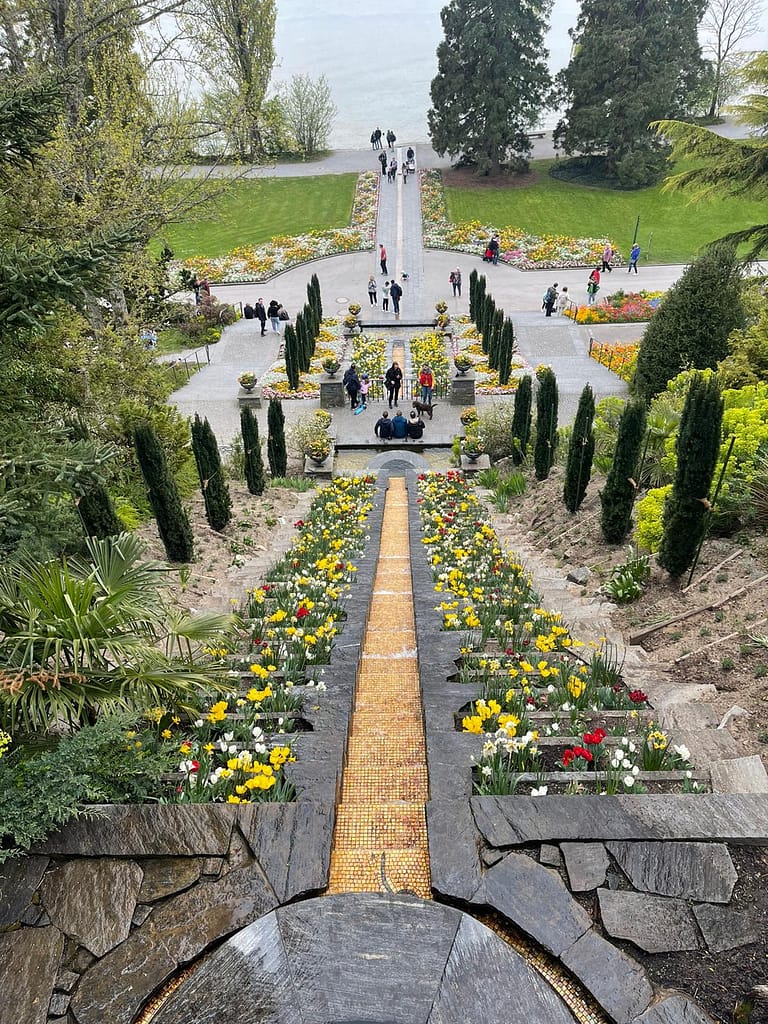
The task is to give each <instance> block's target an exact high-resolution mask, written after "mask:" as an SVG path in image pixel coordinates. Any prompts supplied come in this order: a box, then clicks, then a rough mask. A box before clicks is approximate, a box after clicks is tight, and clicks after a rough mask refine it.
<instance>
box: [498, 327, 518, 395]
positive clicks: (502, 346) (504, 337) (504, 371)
mask: <svg viewBox="0 0 768 1024" xmlns="http://www.w3.org/2000/svg"><path fill="white" fill-rule="evenodd" d="M514 351H515V328H514V327H513V325H512V321H511V320H510V319H509V318H507V319H506V320H505V321H504V326H503V327H502V329H501V337H500V339H499V351H498V364H499V365H498V371H499V384H509V375H510V373H511V372H512V353H513V352H514Z"/></svg>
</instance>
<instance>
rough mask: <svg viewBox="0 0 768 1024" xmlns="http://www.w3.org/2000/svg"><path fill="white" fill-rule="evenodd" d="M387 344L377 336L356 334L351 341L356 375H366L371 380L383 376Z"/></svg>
mask: <svg viewBox="0 0 768 1024" xmlns="http://www.w3.org/2000/svg"><path fill="white" fill-rule="evenodd" d="M386 352H387V342H386V340H385V339H384V338H382V337H381V336H379V335H371V334H358V335H355V337H354V339H353V341H352V361H353V362H354V363H355V365H356V366H357V372H358V374H363V373H367V374H368V376H369V377H370V378H371V380H376V379H378V378H379V377H383V376H384V370H385V369H386V366H385V362H386V360H385V356H386Z"/></svg>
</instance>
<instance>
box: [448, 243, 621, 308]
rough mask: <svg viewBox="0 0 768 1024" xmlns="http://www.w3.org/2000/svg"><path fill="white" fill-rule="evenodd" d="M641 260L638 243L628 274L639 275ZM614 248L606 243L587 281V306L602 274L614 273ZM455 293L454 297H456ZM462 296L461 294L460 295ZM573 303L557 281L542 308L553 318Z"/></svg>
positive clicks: (594, 299) (594, 293) (593, 295)
mask: <svg viewBox="0 0 768 1024" xmlns="http://www.w3.org/2000/svg"><path fill="white" fill-rule="evenodd" d="M639 259H640V246H639V245H638V244H637V242H635V243H634V245H633V246H632V251H631V252H630V254H629V267H628V269H627V273H628V274H630V273H632V270H633V269H634V271H635V273H637V261H638V260H639ZM612 263H613V248H612V247H611V244H610V242H607V243H606V246H605V249H603V255H602V257H601V265H598V266H596V267H595V268H594V270H592V271H591V272H590V275H589V277H588V279H587V305H588V306H593V305H594V304H595V302H597V293H598V292H599V291H600V280H601V274H605V273H609V274H611V273H613V266H612ZM455 294H456V293H455V291H454V295H455ZM459 294H461V293H459ZM570 301H571V296H570V295H569V294H568V289H567V287H565V286H564V287H563V289H562V291H558V284H557V281H555V283H554V284H551V285H550V286H549V288H547V290H546V292H544V295H543V297H542V300H541V308H542V309H543V310H544V311H545V315H546V316H552V313H553V312H554V311H555V310H557V312H558V313H563V312H564V311H565V308H566V306H567V305H568V303H569V302H570Z"/></svg>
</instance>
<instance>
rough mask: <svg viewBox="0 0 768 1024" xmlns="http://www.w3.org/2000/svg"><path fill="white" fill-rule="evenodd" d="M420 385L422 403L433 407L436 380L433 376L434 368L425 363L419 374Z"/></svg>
mask: <svg viewBox="0 0 768 1024" xmlns="http://www.w3.org/2000/svg"><path fill="white" fill-rule="evenodd" d="M419 385H420V387H421V400H422V402H424V404H425V405H432V388H433V387H434V386H435V378H434V377H433V376H432V367H431V366H430V365H429V363H425V365H424V366H423V368H422V371H421V373H420V374H419Z"/></svg>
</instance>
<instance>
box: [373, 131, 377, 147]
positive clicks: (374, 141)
mask: <svg viewBox="0 0 768 1024" xmlns="http://www.w3.org/2000/svg"><path fill="white" fill-rule="evenodd" d="M371 149H378V146H377V145H376V132H375V131H374V132H371Z"/></svg>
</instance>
